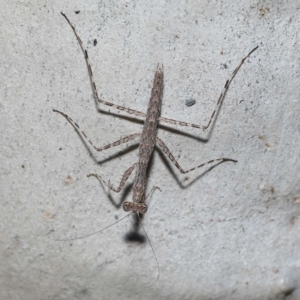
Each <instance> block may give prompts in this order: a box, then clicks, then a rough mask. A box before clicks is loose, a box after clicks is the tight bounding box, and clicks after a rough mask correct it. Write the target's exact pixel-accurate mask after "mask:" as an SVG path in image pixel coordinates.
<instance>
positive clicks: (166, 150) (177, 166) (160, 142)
mask: <svg viewBox="0 0 300 300" xmlns="http://www.w3.org/2000/svg"><path fill="white" fill-rule="evenodd" d="M156 142H157V144H158V145H159V147H160V148H161V149H162V151H163V152H164V153H165V154H166V155H167V156H168V158H169V159H170V161H171V162H172V163H173V164H174V165H175V166H176V168H177V169H178V170H179V171H180V172H181V173H182V174H186V173H188V172H191V171H194V170H196V169H198V168H202V167H204V166H206V165H210V164H212V163H223V162H226V161H232V162H237V160H234V159H231V158H218V159H213V160H210V161H208V162H206V163H203V164H201V165H199V166H196V167H194V168H191V169H189V170H184V169H182V167H181V166H180V165H179V163H178V162H177V160H176V159H175V157H174V156H173V154H172V153H171V151H170V150H169V148H168V147H167V146H166V144H165V143H164V142H163V141H162V140H161V139H160V138H158V137H157V138H156Z"/></svg>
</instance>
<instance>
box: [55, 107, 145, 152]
mask: <svg viewBox="0 0 300 300" xmlns="http://www.w3.org/2000/svg"><path fill="white" fill-rule="evenodd" d="M53 111H54V112H57V113H59V114H61V115H62V116H64V117H65V118H66V119H67V120H68V121H69V123H71V125H72V126H73V127H74V128H75V129H76V130H77V132H79V133H80V134H81V135H82V136H83V137H84V139H85V140H86V141H87V142H89V144H90V145H91V146H92V147H93V148H94V149H95V150H97V151H103V150H106V149H109V148H112V147H115V146H119V145H121V144H124V143H127V142H129V141H132V140H134V139H136V138H138V137H139V136H140V135H141V134H140V133H134V134H131V135H128V136H126V137H124V138H121V139H119V140H117V141H115V142H113V143H110V144H108V145H105V146H103V147H96V146H95V145H94V144H93V142H92V141H91V140H90V139H89V138H88V137H87V135H86V134H85V132H84V131H82V130H80V128H79V126H78V124H77V123H76V122H75V121H73V119H72V118H70V117H69V116H68V115H67V114H65V113H63V112H61V111H58V110H56V109H53Z"/></svg>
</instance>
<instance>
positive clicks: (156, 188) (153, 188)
mask: <svg viewBox="0 0 300 300" xmlns="http://www.w3.org/2000/svg"><path fill="white" fill-rule="evenodd" d="M155 190H159V191H161V192H162V190H161V189H160V187H159V186H156V185H155V186H153V187H152V188H151V190H150V192H149V193H148V195H147V196H146V198H145V201H146V200H147V199H148V198H149V197H150V196H152V194H153V193H154V191H155Z"/></svg>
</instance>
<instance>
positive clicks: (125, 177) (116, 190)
mask: <svg viewBox="0 0 300 300" xmlns="http://www.w3.org/2000/svg"><path fill="white" fill-rule="evenodd" d="M136 166H137V163H135V164H134V165H133V166H131V167H130V168H128V169H127V170H126V171H125V172H124V174H123V176H122V179H121V182H120V184H119V187H118V188H117V189H116V188H114V187H113V186H112V184H111V183H110V182H108V183H107V182H106V181H105V180H104V179H103V178H102V177H101V176H100V175H98V174H95V173H92V174H89V175H87V177H91V176H94V177H96V178H97V179H98V180H100V181H102V182H103V183H104V184H105V185H106V186H107V187H108V188H109V189H110V190H112V191H114V192H116V193H119V192H120V191H121V189H122V188H123V186H124V185H125V183H126V181H127V179H128V177H129V176H130V174H131V173H132V171H133V170H134V169H135V167H136Z"/></svg>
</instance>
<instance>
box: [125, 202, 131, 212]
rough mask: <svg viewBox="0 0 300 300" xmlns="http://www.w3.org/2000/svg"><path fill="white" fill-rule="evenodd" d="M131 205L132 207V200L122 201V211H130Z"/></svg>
mask: <svg viewBox="0 0 300 300" xmlns="http://www.w3.org/2000/svg"><path fill="white" fill-rule="evenodd" d="M132 207H133V203H132V202H128V201H125V202H124V203H123V210H124V211H131V210H132Z"/></svg>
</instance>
